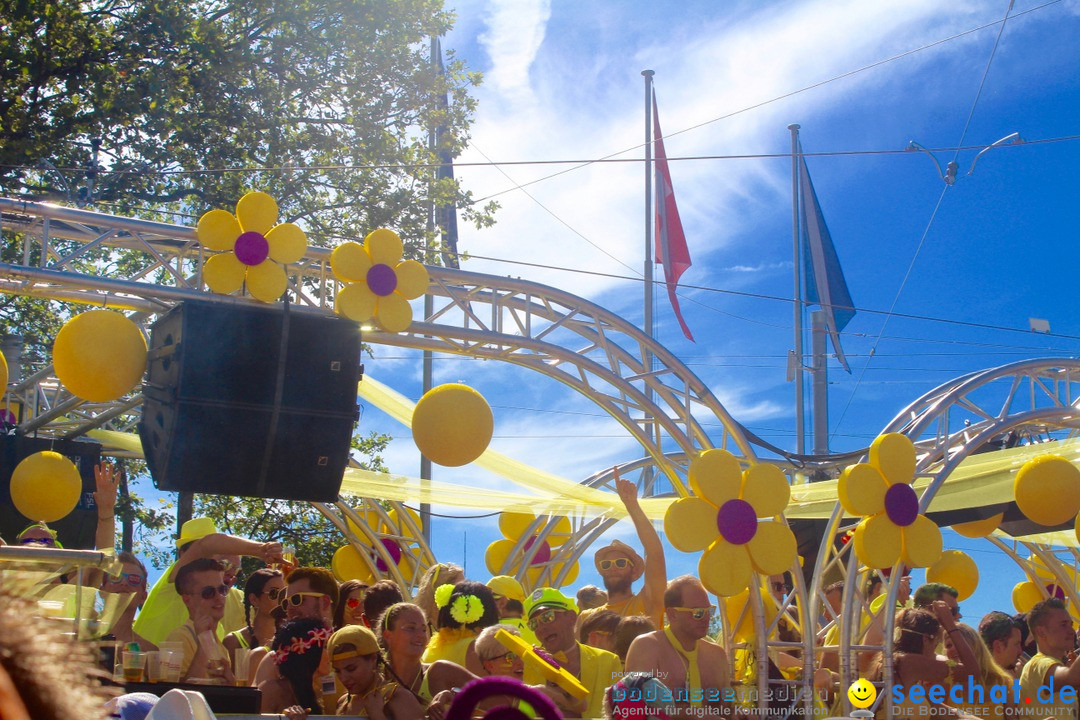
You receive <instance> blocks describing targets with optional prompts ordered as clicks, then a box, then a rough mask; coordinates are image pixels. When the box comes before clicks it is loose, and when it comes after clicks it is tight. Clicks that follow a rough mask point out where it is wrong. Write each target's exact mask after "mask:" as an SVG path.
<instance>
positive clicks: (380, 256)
mask: <svg viewBox="0 0 1080 720" xmlns="http://www.w3.org/2000/svg"><path fill="white" fill-rule="evenodd" d="M364 249H365V250H367V251H368V255H370V256H371V261H372V262H373V263H376V264H382V265H389V266H390V267H394V266H395V265H397V264H398V262H400V261H401V255H402V253H403V252H404V251H405V245H404V243H402V242H401V236H400V235H398V234H397V233H396V232H394V231H393V230H389V229H387V228H379V229H378V230H372V231H371V232H369V233H368V235H367V237H365V238H364Z"/></svg>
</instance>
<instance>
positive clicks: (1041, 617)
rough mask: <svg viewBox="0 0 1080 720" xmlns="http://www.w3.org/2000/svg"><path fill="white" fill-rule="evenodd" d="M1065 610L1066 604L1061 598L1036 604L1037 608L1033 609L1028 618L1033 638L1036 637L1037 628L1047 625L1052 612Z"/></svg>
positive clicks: (1049, 599)
mask: <svg viewBox="0 0 1080 720" xmlns="http://www.w3.org/2000/svg"><path fill="white" fill-rule="evenodd" d="M1064 609H1065V603H1064V601H1062V599H1061V598H1056V597H1052V598H1047V599H1046V600H1040V601H1039V602H1037V603H1035V607H1033V608H1031V610H1030V611H1029V612H1028V617H1027V621H1028V627H1029V628H1030V629H1031V635H1032V637H1035V635H1036V633H1035V628H1037V627H1039V626H1041V625H1042V624H1043V623H1045V622H1046V619H1047V618H1048V617H1049V615H1050V613H1051V612H1053V611H1054V610H1064Z"/></svg>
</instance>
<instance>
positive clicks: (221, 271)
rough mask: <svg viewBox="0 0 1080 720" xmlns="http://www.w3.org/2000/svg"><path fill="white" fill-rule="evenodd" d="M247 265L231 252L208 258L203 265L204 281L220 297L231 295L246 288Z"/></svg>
mask: <svg viewBox="0 0 1080 720" xmlns="http://www.w3.org/2000/svg"><path fill="white" fill-rule="evenodd" d="M245 273H247V265H245V264H244V263H242V262H240V261H239V260H237V259H236V255H234V254H233V253H231V252H227V253H220V254H218V255H214V256H213V257H208V258H207V259H206V262H204V263H203V271H202V274H203V280H205V281H206V286H207V287H208V288H210V290H211V291H213V292H216V293H217V294H218V295H231V294H232V293H234V292H236V291H237V290H239V289H240V288H242V287H243V286H244V274H245Z"/></svg>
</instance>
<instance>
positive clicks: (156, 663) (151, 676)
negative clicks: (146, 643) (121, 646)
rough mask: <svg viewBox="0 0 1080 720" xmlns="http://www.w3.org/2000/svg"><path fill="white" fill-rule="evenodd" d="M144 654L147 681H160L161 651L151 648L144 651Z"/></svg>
mask: <svg viewBox="0 0 1080 720" xmlns="http://www.w3.org/2000/svg"><path fill="white" fill-rule="evenodd" d="M143 655H145V656H146V680H147V681H148V682H152V683H156V682H161V652H160V651H158V650H151V651H149V652H144V653H143Z"/></svg>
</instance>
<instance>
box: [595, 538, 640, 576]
mask: <svg viewBox="0 0 1080 720" xmlns="http://www.w3.org/2000/svg"><path fill="white" fill-rule="evenodd" d="M617 557H625V558H628V559H629V560H630V562H632V563H633V564H634V574H633V576H632V577H631V578H630V582H633V581H635V580H637V579H638V578H639V577H641V576H642V575H643V574H644V573H645V561H644V560H643V559H642V558H641V556H640V555H638V554H637V550H635V549H634V548H632V547H630V546H629V545H627V544H626V543H624V542H623V541H621V540H612V541H611V544H610V545H607V546H605V547H602V548H600V549H599V550H597V551H596V557H594V558H593V562H595V563H596V569H597V570H600V561H601V560H614V559H615V558H617Z"/></svg>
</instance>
